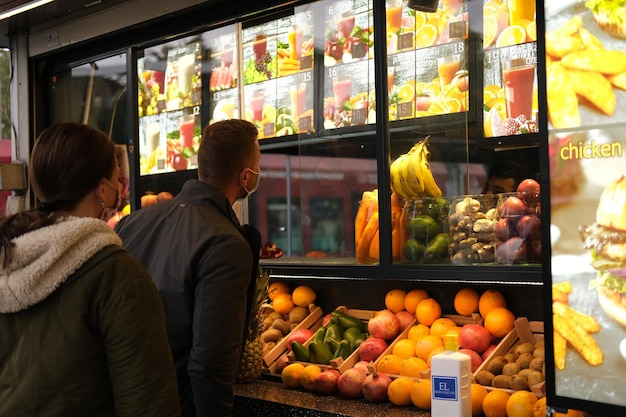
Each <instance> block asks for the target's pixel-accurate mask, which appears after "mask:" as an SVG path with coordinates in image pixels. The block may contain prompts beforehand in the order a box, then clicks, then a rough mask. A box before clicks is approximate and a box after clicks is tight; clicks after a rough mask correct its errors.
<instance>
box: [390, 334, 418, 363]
mask: <svg viewBox="0 0 626 417" xmlns="http://www.w3.org/2000/svg"><path fill="white" fill-rule="evenodd" d="M415 343H416V342H415V340H411V339H401V340H398V341H397V342H396V343H394V345H393V348H392V349H391V353H393V354H394V355H396V356H400V357H401V358H402V359H406V358H411V357H415Z"/></svg>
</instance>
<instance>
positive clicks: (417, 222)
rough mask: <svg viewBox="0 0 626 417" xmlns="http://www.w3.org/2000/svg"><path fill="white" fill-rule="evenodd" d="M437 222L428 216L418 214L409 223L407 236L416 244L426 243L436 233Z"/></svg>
mask: <svg viewBox="0 0 626 417" xmlns="http://www.w3.org/2000/svg"><path fill="white" fill-rule="evenodd" d="M438 229H439V227H438V226H437V222H436V221H435V220H434V219H433V218H432V217H430V216H427V215H425V214H420V215H417V216H415V217H414V218H413V219H411V221H410V222H409V230H408V233H409V236H411V237H412V238H413V239H415V240H417V241H418V242H422V243H426V242H428V241H429V240H430V239H432V238H433V237H434V236H435V235H436V234H437V232H438Z"/></svg>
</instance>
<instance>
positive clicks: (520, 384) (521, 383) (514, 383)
mask: <svg viewBox="0 0 626 417" xmlns="http://www.w3.org/2000/svg"><path fill="white" fill-rule="evenodd" d="M510 384H511V389H512V390H515V391H519V390H526V391H530V387H529V386H528V381H527V380H526V378H524V377H523V376H521V375H519V374H518V375H513V376H512V377H511V381H510Z"/></svg>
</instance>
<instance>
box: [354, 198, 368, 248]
mask: <svg viewBox="0 0 626 417" xmlns="http://www.w3.org/2000/svg"><path fill="white" fill-rule="evenodd" d="M371 199H372V192H371V191H364V192H363V196H362V197H361V202H360V204H359V209H358V211H357V213H356V217H355V218H354V242H355V244H356V243H358V242H359V240H361V235H362V234H363V230H364V229H365V225H366V224H367V220H368V218H369V214H370V213H369V208H370V200H371Z"/></svg>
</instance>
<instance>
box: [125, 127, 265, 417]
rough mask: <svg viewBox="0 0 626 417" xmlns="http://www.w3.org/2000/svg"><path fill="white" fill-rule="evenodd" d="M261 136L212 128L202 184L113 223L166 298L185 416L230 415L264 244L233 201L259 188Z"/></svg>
mask: <svg viewBox="0 0 626 417" xmlns="http://www.w3.org/2000/svg"><path fill="white" fill-rule="evenodd" d="M257 135H258V130H257V128H256V127H255V126H254V125H253V124H252V123H249V122H247V121H244V120H226V121H221V122H217V123H214V124H212V125H209V126H207V127H206V128H205V129H204V132H203V136H202V141H201V143H200V149H199V151H198V180H189V181H187V182H186V183H185V185H184V186H183V189H182V190H181V192H180V193H179V194H178V195H177V196H176V197H175V198H174V199H172V200H168V201H163V202H160V203H158V204H155V205H152V206H150V207H146V208H143V209H141V210H138V211H136V212H134V213H132V214H131V215H129V216H126V217H124V218H123V219H122V220H121V221H120V222H119V223H118V225H117V226H116V228H115V230H116V231H117V232H118V233H119V235H120V237H121V238H122V241H123V245H124V247H125V248H126V249H127V250H128V251H129V252H130V253H131V254H133V255H134V256H135V257H137V259H139V261H141V262H142V263H143V264H144V266H145V267H146V269H148V272H149V273H150V274H151V275H152V279H153V280H154V282H155V284H156V286H157V288H158V289H159V293H160V294H161V299H162V301H163V307H164V309H165V318H166V324H167V332H168V337H169V340H170V346H171V348H172V353H173V355H174V362H175V365H176V372H177V377H178V389H179V394H180V398H181V409H182V415H183V416H187V417H192V416H194V417H196V416H198V417H199V416H229V415H231V413H232V406H233V398H234V395H233V385H234V383H235V377H236V373H237V367H238V364H239V359H240V356H241V351H242V347H243V344H244V338H245V329H246V328H247V323H246V317H247V316H248V314H247V313H248V311H249V309H250V304H251V301H252V294H253V293H254V282H255V280H256V274H257V270H258V257H259V249H260V243H261V236H260V233H259V232H258V231H257V230H256V229H255V228H253V227H252V226H249V225H243V226H242V225H240V223H239V221H238V219H237V217H236V216H235V213H234V211H233V209H232V205H233V204H234V203H235V202H236V201H237V200H240V199H242V198H246V197H248V196H250V194H252V193H253V192H254V191H255V190H256V189H257V187H258V185H259V181H260V168H259V160H260V157H261V152H260V149H259V143H258V140H257Z"/></svg>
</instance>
